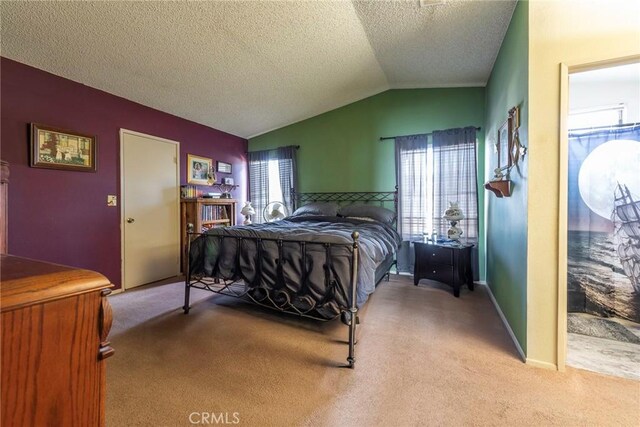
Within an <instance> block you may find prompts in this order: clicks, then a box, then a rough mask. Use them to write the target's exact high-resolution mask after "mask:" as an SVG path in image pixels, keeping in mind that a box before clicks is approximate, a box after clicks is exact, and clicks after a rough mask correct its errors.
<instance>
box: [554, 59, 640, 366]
mask: <svg viewBox="0 0 640 427" xmlns="http://www.w3.org/2000/svg"><path fill="white" fill-rule="evenodd" d="M568 91H569V94H568V117H567V120H566V122H565V123H566V128H565V130H564V131H566V132H567V134H566V138H567V139H566V140H567V145H566V153H565V155H566V157H565V159H564V162H566V163H564V165H563V167H564V168H565V170H566V184H567V186H566V213H565V215H566V217H565V218H564V222H565V224H566V248H565V251H566V252H565V253H566V259H565V260H564V262H565V263H566V272H565V274H566V277H565V279H566V285H567V286H566V288H565V292H566V305H565V306H564V307H562V308H560V309H564V310H566V312H565V316H566V330H565V332H566V364H567V365H570V366H573V367H577V368H581V369H587V370H591V371H596V372H600V373H604V374H609V375H615V376H621V377H626V378H634V379H640V371H638V363H639V362H640V173H638V168H639V167H640V166H639V165H640V62H638V61H637V60H636V61H635V62H631V63H629V62H628V61H626V62H625V63H623V64H615V63H613V64H611V63H610V64H607V65H606V66H601V65H600V66H597V67H594V68H591V69H588V68H587V69H584V68H578V69H576V70H569V73H568ZM561 211H562V210H561Z"/></svg>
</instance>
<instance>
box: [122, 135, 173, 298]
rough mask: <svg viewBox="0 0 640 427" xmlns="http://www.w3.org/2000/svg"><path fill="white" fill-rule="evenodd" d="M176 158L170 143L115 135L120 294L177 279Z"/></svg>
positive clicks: (162, 140) (144, 136) (144, 137)
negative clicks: (168, 279) (118, 155)
mask: <svg viewBox="0 0 640 427" xmlns="http://www.w3.org/2000/svg"><path fill="white" fill-rule="evenodd" d="M179 156H180V144H179V143H178V142H176V141H171V140H168V139H164V138H158V137H155V136H151V135H145V134H142V133H138V132H133V131H130V130H125V129H122V130H121V131H120V174H121V175H120V183H121V184H120V185H121V201H122V203H121V231H122V287H123V289H124V290H126V289H131V288H133V287H136V286H140V285H144V284H147V283H151V282H156V281H158V280H162V279H166V278H168V277H174V276H177V275H178V274H179V268H180V234H179V222H180V217H179V215H180V204H179V201H180V199H179V188H180V174H179V162H178V159H179Z"/></svg>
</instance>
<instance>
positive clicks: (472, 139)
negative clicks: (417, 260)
mask: <svg viewBox="0 0 640 427" xmlns="http://www.w3.org/2000/svg"><path fill="white" fill-rule="evenodd" d="M396 177H397V182H398V190H399V194H398V198H399V200H398V202H399V203H398V231H399V232H400V234H401V236H402V239H403V240H404V241H405V243H403V247H402V248H401V249H400V251H399V252H398V258H397V259H398V270H399V271H412V269H413V251H412V250H411V248H410V247H409V245H408V244H407V243H406V242H408V241H411V240H416V239H421V238H422V235H423V233H429V234H431V233H432V230H434V229H435V230H436V231H437V233H438V235H439V236H446V232H447V230H448V229H449V226H450V224H449V223H448V222H447V221H446V220H444V219H443V218H442V214H443V213H444V211H445V210H446V209H447V208H448V207H449V202H457V203H458V205H459V207H460V208H461V209H462V211H463V212H464V215H465V219H464V220H462V221H461V222H460V223H458V227H459V228H461V229H462V230H463V239H464V240H471V241H474V240H476V239H477V238H478V180H477V167H476V129H475V128H474V127H467V128H459V129H449V130H446V131H436V132H434V133H433V137H432V142H431V143H428V135H427V134H425V135H414V136H408V137H398V138H396Z"/></svg>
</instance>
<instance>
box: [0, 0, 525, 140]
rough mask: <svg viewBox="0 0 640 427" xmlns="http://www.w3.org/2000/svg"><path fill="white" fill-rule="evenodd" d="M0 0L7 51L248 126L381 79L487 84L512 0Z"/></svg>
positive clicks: (277, 122)
mask: <svg viewBox="0 0 640 427" xmlns="http://www.w3.org/2000/svg"><path fill="white" fill-rule="evenodd" d="M419 3H420V2H419V1H418V0H415V1H395V2H390V1H366V2H365V1H353V2H352V1H289V2H270V1H210V2H157V1H142V2H124V1H116V2H89V1H82V2H57V1H54V2H8V1H4V0H3V1H2V3H1V6H0V8H1V9H0V13H1V18H2V33H1V35H2V39H1V44H0V47H1V54H2V56H4V57H7V58H10V59H14V60H16V61H19V62H23V63H25V64H28V65H32V66H34V67H36V68H40V69H43V70H46V71H48V72H51V73H53V74H56V75H60V76H63V77H66V78H69V79H71V80H74V81H77V82H81V83H84V84H86V85H88V86H92V87H95V88H98V89H101V90H104V91H106V92H109V93H112V94H115V95H118V96H121V97H124V98H127V99H130V100H132V101H135V102H138V103H141V104H144V105H148V106H150V107H153V108H157V109H158V110H162V111H166V112H168V113H171V114H175V115H177V116H179V117H183V118H186V119H189V120H193V121H195V122H198V123H202V124H205V125H207V126H211V127H214V128H217V129H221V130H223V131H226V132H229V133H232V134H235V135H239V136H242V137H250V136H253V135H257V134H260V133H263V132H266V131H269V130H272V129H276V128H279V127H282V126H284V125H287V124H290V123H294V122H296V121H299V120H302V119H305V118H308V117H311V116H314V115H317V114H320V113H322V112H325V111H328V110H331V109H334V108H337V107H340V106H342V105H345V104H348V103H351V102H354V101H357V100H359V99H363V98H366V97H368V96H370V95H373V94H375V93H379V92H382V91H384V90H386V89H389V88H406V87H442V86H476V85H480V86H482V85H484V84H485V83H486V81H487V79H488V77H489V73H490V71H491V68H492V66H493V62H494V60H495V57H496V56H497V53H498V49H499V47H500V44H501V42H502V38H503V37H504V34H505V32H506V29H507V26H508V24H509V20H510V19H511V14H512V13H513V9H514V7H515V1H461V0H447V1H445V2H444V3H445V4H444V5H440V6H433V7H420V5H419Z"/></svg>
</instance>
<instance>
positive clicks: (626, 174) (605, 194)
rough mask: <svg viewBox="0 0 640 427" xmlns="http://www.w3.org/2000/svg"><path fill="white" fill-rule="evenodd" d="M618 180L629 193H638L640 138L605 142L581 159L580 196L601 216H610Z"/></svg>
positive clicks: (639, 188)
mask: <svg viewBox="0 0 640 427" xmlns="http://www.w3.org/2000/svg"><path fill="white" fill-rule="evenodd" d="M618 183H620V184H624V185H626V186H627V187H628V188H629V191H630V192H631V194H632V195H635V196H638V195H640V141H635V140H632V139H619V140H613V141H607V142H605V143H604V144H602V145H600V146H598V147H596V148H595V149H594V150H593V151H592V152H591V153H590V154H589V155H588V156H587V158H586V159H584V162H582V166H581V167H580V173H579V174H578V188H579V190H580V197H582V200H583V201H584V203H585V204H586V205H587V206H588V207H589V209H591V210H592V211H593V212H595V213H596V214H598V215H600V216H601V217H603V218H606V219H611V217H612V213H613V208H614V191H615V189H616V186H617V184H618Z"/></svg>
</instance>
